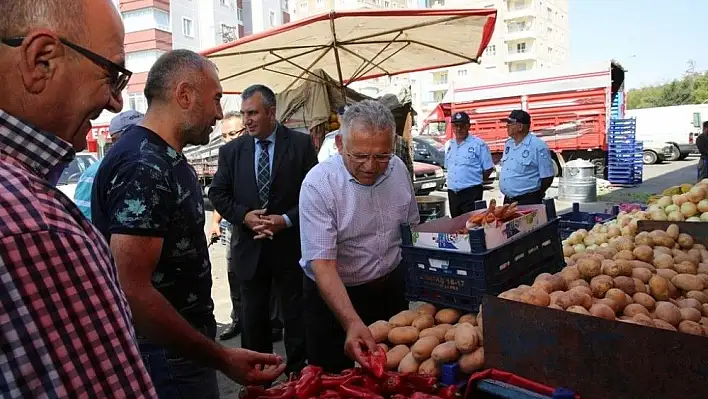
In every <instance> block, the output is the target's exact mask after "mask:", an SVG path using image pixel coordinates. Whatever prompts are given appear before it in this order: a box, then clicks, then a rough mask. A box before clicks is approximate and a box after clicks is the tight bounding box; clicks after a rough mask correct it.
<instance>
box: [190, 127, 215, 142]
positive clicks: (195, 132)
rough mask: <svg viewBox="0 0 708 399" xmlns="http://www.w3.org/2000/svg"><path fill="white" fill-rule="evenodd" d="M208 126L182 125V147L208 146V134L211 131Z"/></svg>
mask: <svg viewBox="0 0 708 399" xmlns="http://www.w3.org/2000/svg"><path fill="white" fill-rule="evenodd" d="M213 130H214V129H212V127H211V125H209V124H203V123H200V124H184V125H182V138H183V140H184V145H205V144H209V134H210V133H211V132H212V131H213Z"/></svg>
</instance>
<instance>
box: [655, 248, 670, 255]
mask: <svg viewBox="0 0 708 399" xmlns="http://www.w3.org/2000/svg"><path fill="white" fill-rule="evenodd" d="M657 253H662V254H667V255H672V256H673V253H672V252H671V248H666V247H662V246H654V257H656V254H657Z"/></svg>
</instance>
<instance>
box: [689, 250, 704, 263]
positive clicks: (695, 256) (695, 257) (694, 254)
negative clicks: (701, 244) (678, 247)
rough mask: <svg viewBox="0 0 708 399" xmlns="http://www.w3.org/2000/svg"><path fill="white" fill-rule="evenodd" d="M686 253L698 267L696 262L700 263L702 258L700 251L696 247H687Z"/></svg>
mask: <svg viewBox="0 0 708 399" xmlns="http://www.w3.org/2000/svg"><path fill="white" fill-rule="evenodd" d="M686 254H687V255H688V256H690V257H691V260H692V261H693V263H695V264H696V267H698V264H699V263H701V260H703V258H702V257H701V251H699V250H697V249H689V250H688V252H687V253H686Z"/></svg>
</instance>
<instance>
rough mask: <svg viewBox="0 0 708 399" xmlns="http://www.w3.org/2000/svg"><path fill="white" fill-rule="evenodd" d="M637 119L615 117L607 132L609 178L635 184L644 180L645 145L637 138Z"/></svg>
mask: <svg viewBox="0 0 708 399" xmlns="http://www.w3.org/2000/svg"><path fill="white" fill-rule="evenodd" d="M636 132H637V120H636V119H634V118H630V119H613V120H610V128H609V129H608V132H607V147H608V151H607V165H608V166H607V168H608V173H607V180H609V182H610V183H612V184H617V185H623V186H634V185H637V184H640V183H641V182H642V171H643V168H644V164H643V163H642V155H643V152H644V146H643V144H642V142H641V141H637V140H636Z"/></svg>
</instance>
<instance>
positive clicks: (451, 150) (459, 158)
mask: <svg viewBox="0 0 708 399" xmlns="http://www.w3.org/2000/svg"><path fill="white" fill-rule="evenodd" d="M493 167H494V163H493V162H492V154H491V153H490V152H489V146H487V143H485V142H484V141H482V140H480V139H479V138H477V137H474V136H472V135H471V134H470V135H467V138H466V139H464V140H463V141H462V143H460V144H457V140H456V139H452V140H449V141H448V142H447V143H445V168H446V169H447V187H448V188H449V189H450V190H452V191H460V190H464V189H466V188H469V187H472V186H477V185H480V184H482V181H483V173H484V171H485V170H488V169H491V168H493Z"/></svg>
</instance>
